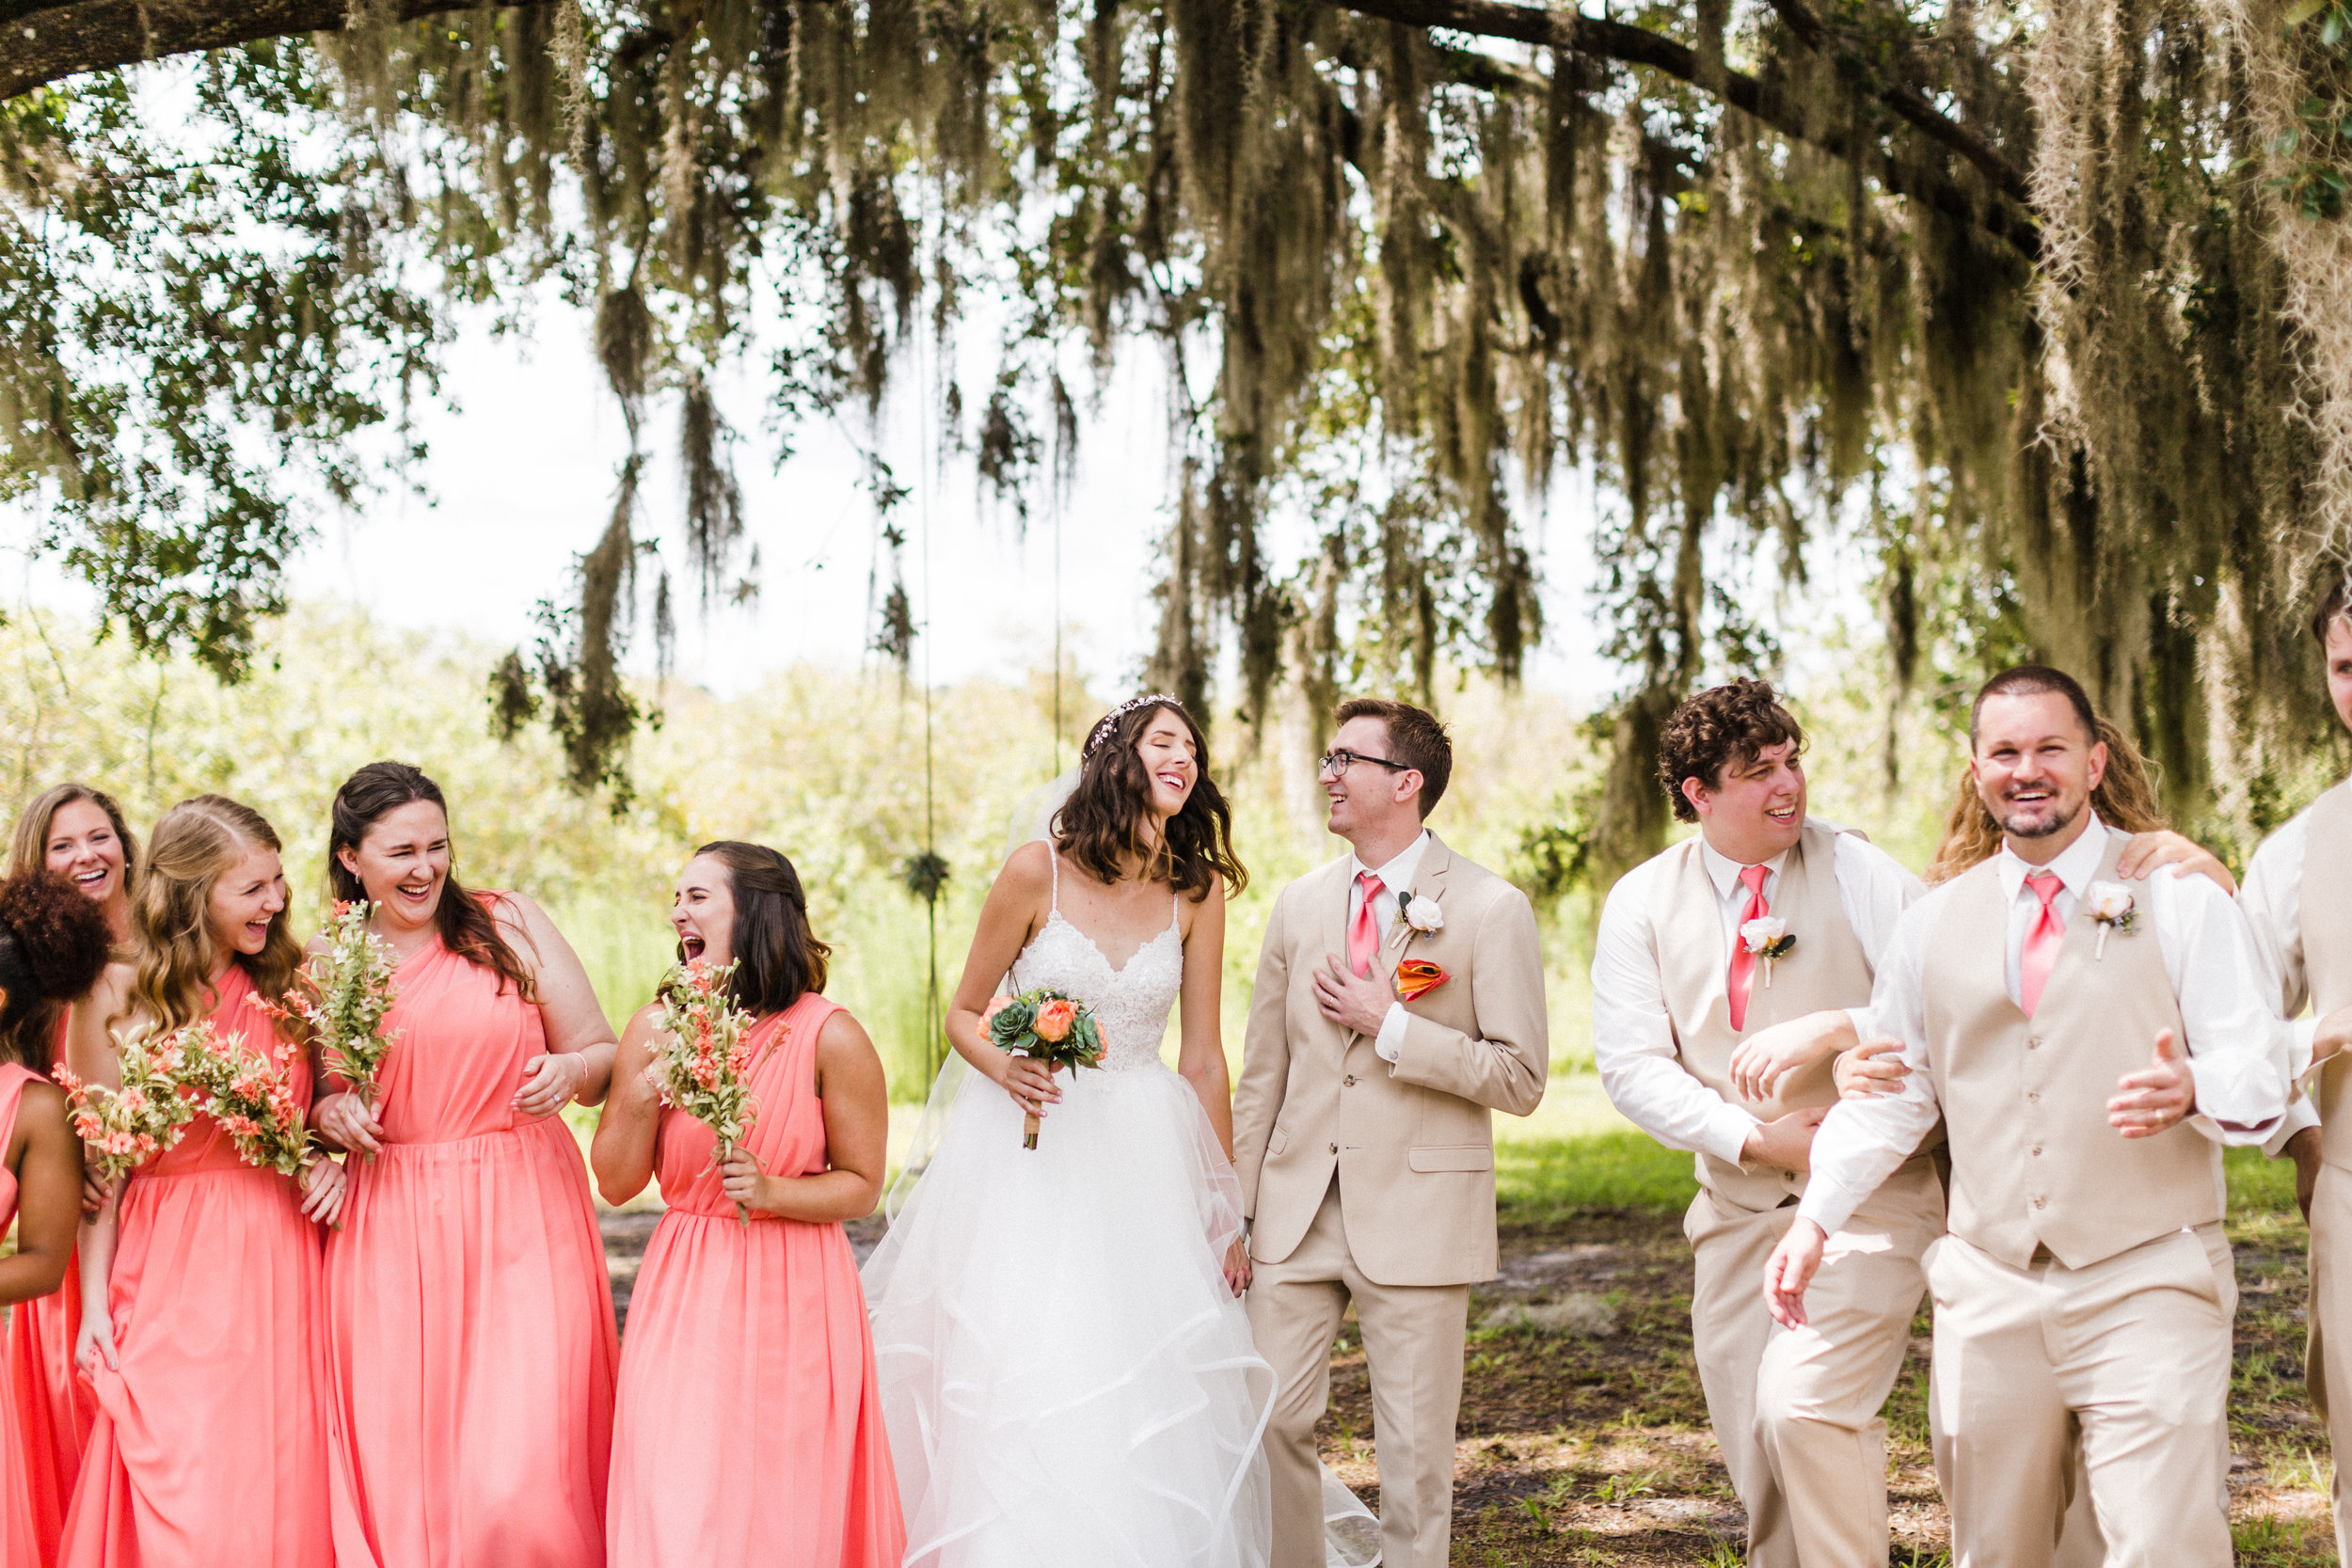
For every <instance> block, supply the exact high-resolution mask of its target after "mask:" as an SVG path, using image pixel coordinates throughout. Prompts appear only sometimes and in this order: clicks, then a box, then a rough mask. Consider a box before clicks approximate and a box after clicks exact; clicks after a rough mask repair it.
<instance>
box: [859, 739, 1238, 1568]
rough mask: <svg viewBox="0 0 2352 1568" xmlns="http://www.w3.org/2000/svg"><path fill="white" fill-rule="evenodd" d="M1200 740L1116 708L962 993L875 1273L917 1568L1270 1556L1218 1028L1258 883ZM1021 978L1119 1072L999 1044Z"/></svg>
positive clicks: (1206, 1567) (1232, 1561)
mask: <svg viewBox="0 0 2352 1568" xmlns="http://www.w3.org/2000/svg"><path fill="white" fill-rule="evenodd" d="M1204 754H1205V752H1204V748H1203V745H1202V740H1201V735H1200V727H1199V726H1198V725H1196V724H1195V723H1194V722H1193V721H1192V717H1191V715H1190V714H1188V713H1186V712H1185V711H1184V706H1183V705H1181V704H1179V703H1178V702H1177V701H1176V700H1175V699H1174V698H1172V697H1165V696H1149V697H1138V698H1136V699H1135V700H1134V701H1132V702H1130V703H1127V704H1125V705H1122V706H1120V707H1119V708H1118V709H1116V710H1114V711H1113V712H1112V713H1110V714H1109V715H1108V716H1106V717H1105V718H1104V720H1103V721H1102V722H1101V723H1099V724H1097V725H1096V726H1095V727H1094V731H1093V733H1092V734H1091V735H1089V736H1088V737H1087V743H1086V748H1085V750H1084V752H1082V753H1081V761H1080V763H1079V770H1078V778H1077V783H1076V784H1075V785H1074V786H1073V789H1072V791H1071V794H1070V796H1069V799H1068V800H1065V801H1064V802H1063V804H1062V806H1061V809H1060V810H1059V812H1057V814H1055V816H1053V818H1052V819H1051V823H1050V832H1049V835H1048V837H1047V838H1045V839H1044V840H1042V841H1039V842H1034V843H1029V844H1025V845H1023V846H1022V847H1019V848H1018V849H1016V850H1014V851H1013V853H1012V855H1011V857H1010V858H1009V859H1008V860H1007V861H1006V863H1005V866H1004V869H1003V870H1002V871H1001V872H1000V873H999V874H998V875H997V878H996V882H995V885H994V886H993V888H992V889H991V890H990V892H989V895H988V901H987V904H986V906H985V907H984V908H983V909H982V910H981V911H980V924H979V930H978V931H977V934H976V935H975V936H974V937H973V940H972V952H971V957H970V958H969V959H968V960H967V961H966V963H965V965H964V971H963V980H962V983H961V986H960V987H959V988H958V990H957V991H956V996H955V1001H954V1004H953V1006H951V1007H950V1009H949V1011H948V1014H947V1034H948V1038H949V1039H950V1041H951V1042H952V1043H953V1044H954V1046H955V1049H956V1051H957V1052H958V1053H960V1054H961V1057H962V1058H963V1060H964V1061H966V1062H968V1063H969V1064H970V1065H971V1067H972V1069H974V1075H973V1076H971V1077H970V1078H969V1079H968V1080H967V1081H966V1082H965V1083H964V1084H963V1085H962V1088H961V1091H960V1092H958V1093H957V1094H956V1095H955V1097H954V1114H953V1116H952V1117H950V1118H949V1120H948V1122H947V1124H946V1132H945V1133H944V1134H943V1135H942V1137H941V1140H940V1142H939V1145H938V1148H937V1152H936V1153H934V1154H933V1155H932V1156H931V1157H930V1161H929V1164H928V1166H927V1168H926V1169H925V1170H924V1172H923V1174H922V1177H921V1180H920V1183H919V1185H917V1187H916V1188H915V1191H914V1196H913V1198H912V1199H911V1200H909V1202H908V1203H907V1205H906V1207H905V1208H904V1209H902V1210H900V1211H898V1213H897V1217H896V1220H895V1223H894V1224H893V1225H892V1227H891V1229H890V1233H889V1234H888V1236H886V1237H885V1238H884V1239H883V1241H882V1245H881V1246H880V1247H879V1248H877V1249H876V1251H875V1253H874V1256H873V1258H872V1259H871V1260H870V1261H869V1262H868V1263H867V1264H866V1270H865V1284H866V1297H867V1301H868V1303H869V1306H870V1309H871V1312H872V1316H873V1325H874V1354H875V1360H876V1364H877V1368H878V1370H879V1373H880V1377H881V1384H882V1410H883V1415H884V1418H885V1420H886V1422H887V1424H888V1430H889V1432H890V1438H891V1448H892V1452H893V1457H894V1459H895V1460H896V1462H897V1467H898V1491H899V1496H900V1497H901V1498H902V1499H903V1501H904V1504H905V1510H906V1523H907V1558H906V1560H907V1564H908V1568H996V1565H999V1564H1003V1565H1008V1568H1009V1565H1012V1564H1022V1565H1027V1564H1045V1565H1049V1568H1064V1565H1067V1568H1119V1565H1128V1564H1133V1565H1137V1568H1141V1565H1146V1564H1148V1565H1150V1568H1173V1565H1176V1564H1184V1565H1187V1568H1189V1565H1193V1564H1199V1565H1201V1568H1259V1565H1262V1564H1263V1563H1264V1562H1265V1560H1266V1556H1267V1551H1268V1539H1269V1530H1270V1525H1269V1515H1268V1503H1267V1491H1266V1474H1265V1460H1264V1457H1263V1452H1262V1450H1261V1449H1260V1447H1259V1444H1260V1439H1261V1437H1262V1436H1263V1430H1264V1426H1265V1419H1266V1413H1267V1410H1268V1408H1269V1406H1270V1403H1271V1401H1272V1398H1273V1393H1274V1376H1273V1372H1272V1370H1270V1369H1269V1368H1268V1366H1267V1364H1266V1363H1265V1362H1264V1361H1263V1359H1261V1358H1260V1356H1259V1355H1258V1354H1257V1352H1256V1351H1255V1350H1254V1349H1253V1348H1252V1346H1251V1343H1250V1338H1249V1325H1248V1319H1247V1318H1246V1317H1245V1315H1244V1313H1243V1310H1242V1307H1241V1304H1240V1303H1239V1302H1238V1301H1237V1300H1236V1299H1235V1297H1236V1296H1237V1295H1238V1294H1239V1293H1240V1291H1242V1289H1243V1288H1244V1287H1245V1286H1246V1285H1247V1284H1248V1277H1249V1262H1248V1256H1247V1254H1246V1253H1245V1252H1244V1250H1243V1247H1242V1243H1241V1230H1242V1222H1241V1203H1240V1189H1239V1187H1238V1185H1237V1184H1236V1182H1235V1180H1234V1178H1233V1173H1232V1136H1233V1134H1232V1109H1231V1106H1230V1103H1229V1099H1228V1089H1227V1078H1226V1069H1225V1052H1224V1047H1223V1044H1222V1042H1221V1040H1220V1038H1219V1035H1218V1029H1217V1007H1218V993H1219V990H1220V982H1221V980H1222V974H1223V968H1224V954H1225V900H1226V898H1227V896H1228V895H1229V894H1237V893H1239V892H1240V891H1241V889H1242V887H1243V885H1244V883H1245V881H1246V880H1247V874H1246V873H1245V872H1244V870H1243V869H1242V865H1241V863H1240V862H1239V861H1238V860H1236V859H1235V858H1234V855H1233V852H1232V843H1231V829H1232V814H1231V813H1230V811H1229V810H1228V809H1227V807H1226V804H1225V800H1224V799H1223V797H1222V796H1221V795H1220V794H1219V793H1218V791H1217V787H1216V784H1214V783H1213V782H1212V781H1211V780H1210V779H1209V778H1208V777H1207V775H1206V773H1205V771H1204V769H1203V757H1204ZM1008 972H1009V975H1008ZM998 975H1008V979H1007V982H1006V983H1007V986H1008V988H1009V989H1013V990H1031V989H1034V988H1037V987H1041V986H1049V987H1052V988H1054V989H1056V990H1061V991H1064V992H1066V993H1068V994H1069V995H1071V996H1073V997H1077V998H1079V999H1081V1000H1083V1001H1084V1002H1086V1003H1087V1004H1089V1006H1091V1007H1092V1008H1093V1009H1094V1012H1095V1016H1096V1018H1097V1020H1098V1021H1099V1022H1100V1024H1101V1027H1102V1033H1103V1040H1104V1055H1103V1061H1102V1066H1101V1067H1100V1068H1099V1069H1078V1070H1076V1071H1074V1072H1072V1073H1069V1074H1066V1075H1064V1076H1061V1077H1058V1078H1057V1077H1056V1076H1055V1075H1053V1074H1052V1073H1050V1072H1048V1071H1047V1070H1046V1069H1045V1068H1044V1067H1043V1066H1041V1064H1039V1063H1036V1062H1033V1061H1031V1060H1029V1059H1028V1058H1027V1057H1025V1056H1017V1055H1011V1054H1009V1053H1005V1052H1002V1051H999V1050H997V1049H996V1048H995V1047H994V1046H993V1045H991V1044H990V1043H989V1041H988V1037H987V1032H986V1029H985V1027H984V1025H983V1024H982V1022H981V1020H982V1017H983V1014H984V1011H985V1009H986V1007H987V1006H988V1003H989V1000H990V997H991V995H992V993H993V990H994V989H995V988H994V986H993V981H994V979H995V977H996V976H998ZM1180 996H1181V997H1182V999H1183V1001H1184V1033H1183V1044H1182V1046H1181V1048H1180V1050H1179V1053H1178V1057H1177V1069H1176V1071H1174V1072H1170V1071H1169V1070H1168V1069H1167V1068H1166V1067H1164V1066H1162V1065H1161V1062H1160V1040H1161V1037H1162V1036H1163V1035H1164V1034H1165V1033H1166V1031H1167V1027H1168V1012H1169V1009H1170V1008H1171V1007H1172V1006H1174V1005H1175V1003H1176V1002H1177V1000H1178V998H1179V997H1180ZM944 1077H945V1075H943V1078H944ZM1032 1113H1034V1114H1036V1115H1037V1116H1039V1117H1041V1129H1040V1132H1039V1137H1038V1142H1037V1148H1035V1149H1025V1148H1023V1147H1022V1128H1023V1122H1024V1119H1025V1117H1026V1116H1028V1115H1030V1114H1032Z"/></svg>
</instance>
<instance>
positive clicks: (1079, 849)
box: [1053, 697, 1249, 904]
mask: <svg viewBox="0 0 2352 1568" xmlns="http://www.w3.org/2000/svg"><path fill="white" fill-rule="evenodd" d="M1163 709H1165V710H1166V711H1168V712H1169V713H1172V714H1174V715H1175V716H1176V717H1177V718H1179V719H1181V720H1183V721H1184V728H1185V729H1187V730H1189V731H1191V732H1192V755H1193V762H1194V763H1195V765H1196V766H1195V768H1194V772H1195V774H1196V775H1197V778H1196V781H1195V783H1194V784H1193V786H1192V794H1191V795H1189V796H1188V797H1186V798H1185V800H1184V809H1183V810H1182V811H1180V812H1178V813H1177V814H1176V815H1175V816H1171V817H1169V818H1168V826H1167V829H1166V831H1165V832H1162V833H1157V834H1154V833H1152V832H1150V831H1149V828H1148V824H1149V823H1150V821H1151V817H1152V776H1151V774H1150V773H1149V772H1147V771H1146V770H1145V768H1144V766H1143V758H1142V757H1141V756H1139V755H1137V754H1136V746H1137V745H1139V744H1140V743H1141V742H1142V739H1143V732H1144V731H1145V730H1146V729H1148V728H1150V727H1151V724H1152V719H1153V717H1154V716H1156V715H1157V714H1159V713H1160V712H1161V711H1162V710H1163ZM1053 835H1054V847H1055V848H1056V849H1057V850H1059V851H1060V852H1061V853H1062V854H1065V855H1067V856H1069V857H1070V859H1071V861H1072V863H1073V864H1075V865H1078V866H1080V867H1082V868H1083V869H1084V870H1086V871H1087V872H1089V873H1090V874H1091V875H1093V876H1095V877H1097V878H1100V879H1102V880H1104V881H1105V882H1116V881H1118V880H1119V879H1120V878H1121V877H1124V876H1126V875H1128V873H1129V868H1130V867H1131V866H1135V865H1137V864H1140V865H1141V866H1142V867H1143V875H1144V876H1145V877H1146V878H1147V879H1150V880H1152V881H1158V882H1166V883H1168V885H1169V886H1171V887H1173V888H1174V889H1175V890H1176V891H1177V892H1179V893H1181V894H1183V895H1184V896H1185V897H1187V898H1189V899H1191V900H1192V901H1193V902H1194V903H1196V904H1197V903H1199V902H1200V900H1201V899H1203V898H1206V897H1207V896H1208V895H1209V885H1210V884H1211V883H1212V882H1213V881H1215V880H1216V879H1217V878H1219V877H1222V878H1224V879H1225V891H1226V895H1227V896H1229V897H1233V896H1238V895H1240V893H1241V890H1242V889H1244V888H1246V887H1248V885H1249V873H1248V870H1247V869H1246V868H1244V866H1243V865H1242V863H1241V857H1240V856H1238V855H1236V854H1234V853H1233V813H1232V807H1230V806H1228V805H1227V804H1226V803H1225V796H1224V795H1223V793H1222V792H1220V791H1219V790H1218V789H1217V787H1216V780H1215V779H1213V778H1211V777H1210V776H1209V742H1208V737H1207V736H1203V735H1202V734H1201V733H1200V725H1198V724H1196V723H1194V722H1193V721H1192V715H1191V714H1189V713H1186V712H1185V711H1184V705H1183V704H1182V703H1179V702H1178V701H1176V700H1175V699H1174V698H1173V697H1168V698H1164V699H1162V700H1161V701H1159V702H1155V703H1149V704H1146V705H1143V706H1141V707H1138V708H1136V709H1134V710H1133V711H1132V712H1129V713H1127V714H1125V715H1124V716H1122V717H1121V718H1120V721H1119V722H1118V723H1117V724H1116V725H1115V726H1113V728H1112V730H1111V732H1110V733H1109V734H1108V735H1106V736H1104V737H1103V739H1102V740H1101V742H1100V743H1099V744H1097V745H1095V746H1093V747H1092V748H1091V749H1090V750H1089V752H1087V754H1086V757H1085V759H1084V760H1083V761H1081V762H1080V763H1079V764H1078V783H1077V785H1076V787H1075V788H1073V789H1072V790H1071V792H1070V799H1069V800H1064V801H1063V802H1062V804H1061V810H1059V811H1058V812H1056V813H1055V814H1054V823H1053Z"/></svg>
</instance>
